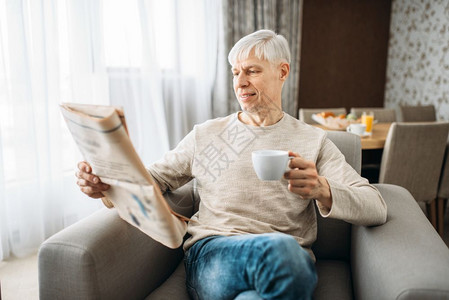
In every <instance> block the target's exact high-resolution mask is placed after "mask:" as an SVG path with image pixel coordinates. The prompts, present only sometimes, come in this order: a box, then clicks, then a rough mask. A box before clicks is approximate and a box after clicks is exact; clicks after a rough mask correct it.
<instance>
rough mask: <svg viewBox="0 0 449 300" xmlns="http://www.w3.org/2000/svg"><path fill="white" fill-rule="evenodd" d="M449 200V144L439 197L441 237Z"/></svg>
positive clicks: (438, 216) (438, 211)
mask: <svg viewBox="0 0 449 300" xmlns="http://www.w3.org/2000/svg"><path fill="white" fill-rule="evenodd" d="M448 198H449V143H448V144H447V145H446V153H445V157H444V162H443V168H442V169H441V176H440V183H439V186H438V195H437V221H438V233H439V234H440V236H441V237H443V234H444V213H445V212H446V205H447V200H448Z"/></svg>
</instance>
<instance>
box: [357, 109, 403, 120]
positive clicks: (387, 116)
mask: <svg viewBox="0 0 449 300" xmlns="http://www.w3.org/2000/svg"><path fill="white" fill-rule="evenodd" d="M370 111H371V112H373V113H374V119H375V120H377V121H379V122H385V123H392V122H396V121H397V120H396V111H395V110H394V109H393V108H382V107H352V108H351V114H354V115H356V116H357V117H358V118H360V117H361V116H362V114H363V112H370Z"/></svg>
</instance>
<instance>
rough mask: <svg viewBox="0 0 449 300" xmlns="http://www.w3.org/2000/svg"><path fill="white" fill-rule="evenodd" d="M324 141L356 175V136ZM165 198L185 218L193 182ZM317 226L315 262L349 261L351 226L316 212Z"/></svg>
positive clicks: (192, 203) (191, 209)
mask: <svg viewBox="0 0 449 300" xmlns="http://www.w3.org/2000/svg"><path fill="white" fill-rule="evenodd" d="M328 138H329V139H330V140H331V141H332V142H333V143H334V144H335V145H336V146H337V147H338V148H339V149H340V151H341V152H342V153H343V154H344V155H345V158H346V161H347V162H348V163H349V164H350V165H351V166H352V167H353V168H354V169H355V170H356V171H357V172H358V173H359V174H360V169H361V155H362V154H361V145H360V137H359V136H357V135H355V134H352V133H347V132H343V131H329V132H328ZM165 197H166V199H167V200H168V202H169V204H170V206H171V207H172V209H173V210H174V211H176V212H178V213H180V214H182V215H184V216H186V217H190V216H191V215H193V214H194V213H195V212H196V211H197V210H198V204H199V201H200V197H199V195H198V193H197V189H196V188H195V182H194V181H191V182H189V183H188V184H186V185H185V186H183V187H181V188H179V189H177V190H176V191H173V192H168V193H166V194H165ZM317 223H318V224H317V225H318V234H317V240H316V242H315V243H314V244H313V247H312V249H313V251H314V253H315V255H316V257H317V259H338V260H349V257H350V241H351V225H350V224H348V223H346V222H344V221H340V220H335V219H330V218H322V217H321V216H320V215H319V213H318V212H317Z"/></svg>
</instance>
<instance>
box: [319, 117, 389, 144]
mask: <svg viewBox="0 0 449 300" xmlns="http://www.w3.org/2000/svg"><path fill="white" fill-rule="evenodd" d="M391 124H392V123H375V124H373V130H372V133H371V134H370V135H366V136H361V137H360V142H361V144H362V150H375V149H383V148H384V145H385V141H386V139H387V135H388V130H389V129H390V126H391ZM313 126H315V127H319V128H321V129H324V130H334V129H329V128H327V127H326V126H324V125H321V124H313Z"/></svg>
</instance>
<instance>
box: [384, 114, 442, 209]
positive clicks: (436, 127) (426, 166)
mask: <svg viewBox="0 0 449 300" xmlns="http://www.w3.org/2000/svg"><path fill="white" fill-rule="evenodd" d="M448 133H449V123H447V122H422V123H393V124H392V125H391V127H390V130H389V132H388V135H387V139H386V141H385V147H384V152H383V155H382V162H381V166H380V174H379V183H391V184H396V185H399V186H402V187H404V188H406V189H407V190H408V191H409V192H410V193H411V194H412V195H413V197H414V198H415V200H416V201H425V202H430V201H432V200H434V199H435V198H436V195H437V189H438V181H439V178H440V172H441V166H442V163H443V156H444V151H445V149H446V141H447V138H448Z"/></svg>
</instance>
